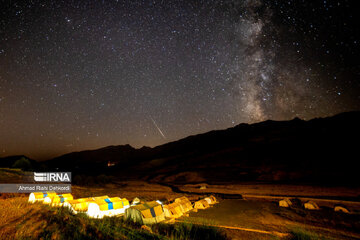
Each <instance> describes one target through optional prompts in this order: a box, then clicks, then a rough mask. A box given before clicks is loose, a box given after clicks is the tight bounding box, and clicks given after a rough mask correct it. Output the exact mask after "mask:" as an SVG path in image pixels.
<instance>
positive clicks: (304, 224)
mask: <svg viewBox="0 0 360 240" xmlns="http://www.w3.org/2000/svg"><path fill="white" fill-rule="evenodd" d="M1 171H6V172H7V177H14V175H15V174H17V175H19V172H16V171H11V170H8V169H6V170H3V169H1ZM11 172H16V173H12V174H11ZM199 185H204V184H199ZM178 187H179V188H180V189H182V190H183V191H182V192H181V193H179V192H174V191H173V190H172V188H170V187H167V186H164V185H161V184H156V183H148V182H144V181H115V182H113V183H108V184H102V185H101V186H94V187H88V186H81V185H74V186H73V191H72V193H71V195H66V194H62V196H60V197H58V195H57V194H56V193H51V192H49V193H46V196H45V195H44V193H35V194H20V195H19V194H13V195H11V194H7V195H6V194H2V196H1V199H0V203H1V206H2V207H1V208H0V226H1V228H0V229H1V230H0V238H1V239H14V238H19V239H20V238H27V237H30V238H31V239H36V238H37V237H38V236H43V238H44V239H48V238H49V239H50V238H54V239H65V238H64V236H68V235H67V234H74V233H76V234H78V236H79V238H78V239H107V237H109V236H112V237H114V236H117V237H118V238H116V237H114V238H115V239H122V237H124V236H127V237H126V238H129V239H157V238H156V237H154V236H157V237H159V239H162V238H161V236H163V237H165V238H164V239H167V238H170V237H171V236H172V235H173V236H178V237H177V238H175V239H214V238H207V237H206V236H208V235H206V234H210V235H209V236H216V238H215V239H298V238H294V236H300V235H304V236H305V235H306V236H312V237H313V238H312V239H358V238H359V234H358V232H359V229H360V215H359V212H360V211H359V210H360V206H359V205H356V204H351V201H350V200H351V199H353V198H354V197H356V196H354V195H352V196H351V194H350V189H346V188H344V189H343V191H342V193H343V194H342V197H340V195H338V196H336V193H338V194H339V192H340V191H339V188H334V189H332V188H330V187H329V188H323V191H322V192H320V191H319V189H316V187H311V186H302V187H301V188H302V189H303V193H304V194H305V193H306V192H305V191H307V192H308V193H309V195H308V196H304V197H305V199H302V198H300V199H301V200H299V199H298V200H299V201H300V204H299V202H296V201H294V199H293V198H290V199H291V201H292V202H293V205H294V206H292V207H291V208H285V207H280V206H279V200H280V198H279V197H278V198H275V197H274V196H271V194H269V192H272V193H275V194H277V195H278V196H280V195H284V194H285V193H286V192H287V193H288V194H290V195H292V196H294V195H295V194H296V191H294V188H292V187H291V186H286V185H277V186H276V185H268V186H267V188H266V187H264V185H261V184H256V183H253V184H247V185H244V186H240V185H232V186H231V185H228V186H223V188H220V186H219V185H214V186H212V185H211V184H207V188H206V189H201V190H200V188H199V187H198V185H197V184H196V185H188V186H182V187H181V186H178ZM298 188H300V186H298ZM298 188H296V189H298ZM261 189H263V192H261ZM274 189H276V191H275V190H274ZM292 189H293V190H292ZM185 190H187V192H186V193H184V192H185ZM353 190H354V189H353ZM192 191H193V192H192ZM200 191H202V193H201V192H200ZM204 191H205V192H204ZM210 192H212V193H213V194H210ZM239 192H242V193H243V197H242V198H235V199H234V196H237V195H236V194H234V193H239ZM316 192H318V193H319V195H318V196H316ZM353 192H354V191H353ZM227 193H228V194H227ZM259 193H261V194H259ZM33 195H34V196H35V195H38V198H39V199H41V198H42V199H45V198H49V197H50V196H53V197H52V198H51V199H53V200H52V201H54V202H53V203H51V204H43V203H41V202H35V201H31V200H33V199H34V198H36V197H34V196H33ZM330 195H333V196H332V201H334V199H336V198H337V199H342V200H343V201H337V202H331V201H330V200H331V199H328V200H329V201H330V203H329V202H326V201H325V200H326V197H325V196H330ZM54 196H57V197H54ZM117 196H119V197H117ZM256 196H257V197H256ZM266 196H267V197H268V198H266ZM281 197H283V196H281ZM310 197H312V198H315V199H317V200H314V201H316V202H317V203H318V204H319V206H320V209H319V210H315V211H314V210H306V209H305V208H304V207H303V205H301V203H306V202H307V201H306V200H307V199H308V198H310ZM66 198H67V199H66ZM71 198H72V199H73V200H72V199H71ZM89 199H91V200H90V201H89ZM104 199H108V200H104ZM158 199H163V202H164V203H165V199H166V200H167V201H168V202H166V204H164V205H163V206H162V205H161V204H159V203H158V202H156V200H158ZM206 199H207V200H206ZM29 200H30V201H31V202H32V203H29ZM134 200H135V201H134ZM320 200H322V201H320ZM212 201H214V202H216V203H215V204H210V205H209V203H212ZM89 202H90V203H89ZM91 202H92V203H91ZM109 202H111V203H112V209H115V210H116V209H125V210H124V211H118V213H116V214H114V216H111V214H110V215H107V216H106V211H109V209H108V207H109ZM133 202H134V203H141V202H143V203H145V204H146V205H147V206H145V205H144V204H137V205H134V207H133V208H130V205H131V204H132V203H133ZM197 202H201V204H196V203H197ZM338 202H342V203H344V202H345V203H348V204H346V207H347V208H348V209H350V210H351V212H352V213H351V214H346V213H342V212H335V211H334V210H333V207H334V206H335V205H336V203H338ZM349 203H350V204H349ZM61 204H62V206H61ZM90 205H94V207H95V208H94V209H96V210H91V211H90V212H89V214H90V215H87V214H86V211H85V209H86V208H89V206H90ZM69 206H71V208H69ZM118 206H121V208H118ZM126 209H131V211H128V212H127V213H126ZM150 209H152V210H150ZM64 211H65V212H64ZM51 212H53V213H54V214H56V216H58V217H59V216H60V219H57V218H56V219H53V218H50V219H49V216H54V215H52V214H51ZM126 214H127V215H128V218H130V219H140V221H141V222H138V223H135V225H133V224H134V223H132V222H133V221H132V220H131V221H126V220H125V219H126ZM143 216H147V217H148V218H145V221H144V219H143V218H142V217H143ZM154 216H155V217H154ZM62 218H64V219H65V220H64V222H63V223H62V222H61V221H62V220H61V219H62ZM147 219H149V220H147ZM49 221H50V222H49ZM54 221H55V222H54ZM57 221H60V222H57ZM67 221H74V223H77V224H80V226H82V227H81V228H84V229H81V228H80V229H78V227H75V225H71V224H67ZM9 223H11V224H9ZM100 226H103V227H104V226H106V227H107V228H108V227H109V228H111V226H113V227H114V226H118V227H119V226H122V228H124V229H128V233H127V234H130V233H129V232H132V233H133V231H134V232H137V233H136V234H135V233H134V234H135V235H136V237H133V238H132V237H129V236H130V235H131V234H130V235H126V233H125V235H122V234H124V233H123V232H121V234H120V233H119V232H117V231H115V232H111V231H110V230H109V232H108V233H104V232H102V231H104V229H99V227H100ZM145 226H148V227H147V228H145ZM194 227H197V228H199V229H198V230H197V231H199V232H200V231H201V232H203V234H205V235H202V237H200V236H199V237H200V238H194V236H193V235H191V234H193V232H192V231H194V230H191V229H193V228H194ZM50 229H51V233H50V232H48V231H50ZM86 229H93V230H94V229H97V230H94V231H95V233H85V232H86V231H87V230H86ZM129 229H130V230H129ZM164 229H165V230H164ZM176 229H177V230H176ZM179 229H183V230H184V229H185V230H184V232H185V233H183V234H185V235H186V234H189V235H186V237H184V236H182V237H181V236H180V235H177V234H179V233H178V232H177V231H178V230H179ZM107 231H108V230H107ZM179 231H180V230H179ZM106 234H110V235H106ZM119 234H120V235H119ZM137 234H139V235H137ZM211 234H213V235H211ZM44 236H46V237H44ZM76 236H77V235H76ZM106 236H107V237H106ZM120 236H122V237H120ZM179 236H180V237H179ZM204 236H205V237H204ZM315 237H316V238H315ZM124 238H125V237H124ZM75 239H76V238H75Z"/></svg>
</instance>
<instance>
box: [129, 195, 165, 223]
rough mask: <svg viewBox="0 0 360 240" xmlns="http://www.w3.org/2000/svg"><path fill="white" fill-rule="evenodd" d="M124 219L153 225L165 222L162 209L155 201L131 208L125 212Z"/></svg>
mask: <svg viewBox="0 0 360 240" xmlns="http://www.w3.org/2000/svg"><path fill="white" fill-rule="evenodd" d="M125 219H127V220H132V221H133V222H136V223H139V224H141V225H143V224H154V223H159V222H162V221H164V220H165V214H164V210H163V207H162V206H161V205H160V204H159V203H157V202H156V201H152V202H146V203H143V204H139V205H135V206H131V207H130V208H128V209H126V210H125Z"/></svg>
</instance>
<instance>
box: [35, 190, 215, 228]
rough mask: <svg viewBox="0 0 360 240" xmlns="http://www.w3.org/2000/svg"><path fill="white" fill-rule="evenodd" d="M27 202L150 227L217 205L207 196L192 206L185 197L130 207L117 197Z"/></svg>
mask: <svg viewBox="0 0 360 240" xmlns="http://www.w3.org/2000/svg"><path fill="white" fill-rule="evenodd" d="M29 202H31V203H34V202H43V203H44V204H50V205H52V206H57V207H68V208H69V209H70V210H71V211H72V212H73V213H74V214H77V213H86V214H87V215H88V216H89V217H92V218H103V217H104V216H119V215H123V216H124V217H125V218H126V219H128V220H132V221H133V222H137V223H139V224H153V223H159V222H162V221H164V220H166V218H170V219H175V218H179V217H181V216H183V215H186V214H188V213H189V212H190V211H193V210H195V211H197V209H205V208H208V207H210V205H213V204H215V203H216V202H217V201H216V198H215V197H214V196H210V197H207V198H205V199H201V200H199V201H196V202H194V204H192V203H191V202H190V200H189V199H188V198H187V197H185V196H183V197H180V198H176V199H175V200H174V202H172V203H169V204H163V202H161V201H159V200H158V201H151V202H141V201H140V200H139V199H138V198H135V199H134V201H133V202H132V203H131V204H130V203H129V201H128V200H127V199H126V198H119V197H113V198H110V197H108V196H99V197H89V198H78V199H73V196H72V195H71V194H69V193H67V194H56V193H55V192H45V193H42V192H35V193H31V194H30V195H29Z"/></svg>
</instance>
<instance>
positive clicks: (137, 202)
mask: <svg viewBox="0 0 360 240" xmlns="http://www.w3.org/2000/svg"><path fill="white" fill-rule="evenodd" d="M138 204H141V200H140V199H139V198H137V197H136V198H134V199H133V200H132V202H131V206H134V205H138Z"/></svg>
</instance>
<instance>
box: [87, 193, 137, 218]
mask: <svg viewBox="0 0 360 240" xmlns="http://www.w3.org/2000/svg"><path fill="white" fill-rule="evenodd" d="M129 207H130V204H129V201H128V200H127V199H126V198H122V199H121V198H119V197H114V198H104V199H96V200H95V201H93V202H90V203H89V205H88V209H87V212H86V214H87V215H88V216H89V217H92V218H103V217H104V216H116V215H120V214H124V213H125V209H127V208H129Z"/></svg>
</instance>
